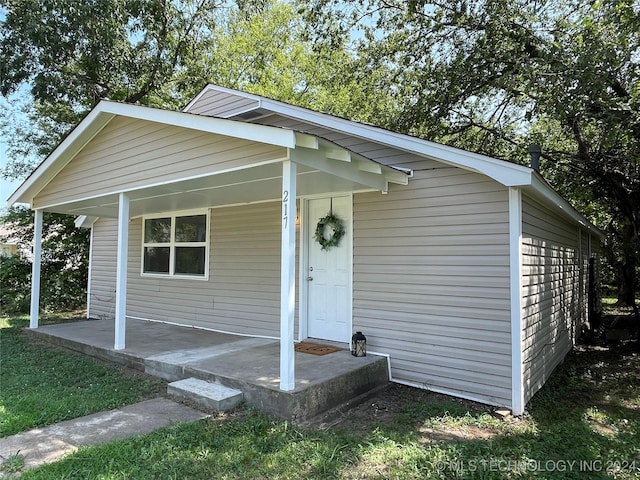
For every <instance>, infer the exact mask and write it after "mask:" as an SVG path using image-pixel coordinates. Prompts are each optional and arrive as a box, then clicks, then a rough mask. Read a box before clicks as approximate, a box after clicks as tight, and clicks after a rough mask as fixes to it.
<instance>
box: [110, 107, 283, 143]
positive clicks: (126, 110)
mask: <svg viewBox="0 0 640 480" xmlns="http://www.w3.org/2000/svg"><path fill="white" fill-rule="evenodd" d="M101 103H104V107H103V111H105V112H108V113H113V114H115V115H119V116H125V117H131V118H136V119H138V120H148V121H150V122H157V123H164V124H167V125H172V126H175V127H183V128H188V129H190V130H198V131H202V132H207V133H215V134H217V135H223V136H227V137H233V138H241V139H243V140H250V141H252V142H258V143H265V144H268V145H275V146H278V147H285V148H293V147H295V144H296V137H295V134H294V132H293V131H292V130H288V129H284V128H279V127H270V126H267V125H258V124H254V123H246V122H238V121H235V120H227V119H224V118H213V117H206V116H203V115H193V114H190V113H183V112H175V111H171V110H161V109H158V108H150V107H141V106H139V105H131V104H126V103H115V102H107V101H103V102H101Z"/></svg>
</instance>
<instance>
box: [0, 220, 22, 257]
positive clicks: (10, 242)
mask: <svg viewBox="0 0 640 480" xmlns="http://www.w3.org/2000/svg"><path fill="white" fill-rule="evenodd" d="M18 251H19V249H18V240H16V239H15V238H13V232H12V230H11V228H10V226H9V225H5V224H0V257H10V256H12V255H16V254H17V253H18Z"/></svg>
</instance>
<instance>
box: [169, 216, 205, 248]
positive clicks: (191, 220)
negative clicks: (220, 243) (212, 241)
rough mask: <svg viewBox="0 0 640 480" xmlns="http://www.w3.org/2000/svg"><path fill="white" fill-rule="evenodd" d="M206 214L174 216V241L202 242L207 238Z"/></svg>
mask: <svg viewBox="0 0 640 480" xmlns="http://www.w3.org/2000/svg"><path fill="white" fill-rule="evenodd" d="M206 229H207V216H206V215H191V216H189V217H176V242H204V241H205V240H206V238H207V231H206Z"/></svg>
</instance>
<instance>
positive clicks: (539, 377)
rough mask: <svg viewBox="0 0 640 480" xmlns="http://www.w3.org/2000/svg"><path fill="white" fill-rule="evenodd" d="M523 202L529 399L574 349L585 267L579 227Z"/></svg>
mask: <svg viewBox="0 0 640 480" xmlns="http://www.w3.org/2000/svg"><path fill="white" fill-rule="evenodd" d="M522 205H523V219H522V236H523V240H522V258H523V266H522V269H523V278H522V288H523V343H524V345H523V363H524V387H525V401H528V400H529V399H530V398H531V397H532V396H533V395H534V394H535V392H536V391H538V390H539V389H540V388H541V387H542V385H543V384H544V382H545V381H546V380H547V379H548V378H549V376H550V375H551V372H552V371H553V369H554V368H555V367H556V366H557V365H558V363H560V362H561V361H562V359H563V358H564V357H565V355H566V354H567V352H569V350H571V348H572V345H573V343H574V341H575V332H576V329H577V327H578V326H579V325H580V323H581V322H582V321H583V319H584V312H585V303H584V302H585V299H584V298H582V297H583V293H584V288H585V287H584V285H585V282H586V281H587V280H586V279H587V277H586V275H587V270H586V268H583V265H584V263H583V264H582V265H581V261H582V262H584V259H583V260H581V259H580V244H579V239H578V228H577V226H575V225H573V224H571V223H568V222H567V221H565V220H563V219H562V218H561V217H559V216H558V215H556V214H554V213H553V212H552V211H550V210H549V209H548V208H546V207H544V206H542V205H540V204H538V203H537V202H535V201H534V200H532V199H530V198H529V197H527V196H524V197H523V203H522ZM584 235H588V233H587V232H585V233H583V236H584ZM586 246H587V245H586V244H583V246H582V247H583V248H585V247H586ZM583 255H588V254H587V253H586V252H583ZM587 261H588V260H587Z"/></svg>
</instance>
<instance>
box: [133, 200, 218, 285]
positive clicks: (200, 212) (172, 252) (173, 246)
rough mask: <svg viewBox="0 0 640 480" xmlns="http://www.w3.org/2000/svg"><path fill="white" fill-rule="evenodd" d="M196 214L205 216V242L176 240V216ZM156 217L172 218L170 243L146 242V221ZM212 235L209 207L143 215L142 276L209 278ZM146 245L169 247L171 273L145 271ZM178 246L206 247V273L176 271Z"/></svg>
mask: <svg viewBox="0 0 640 480" xmlns="http://www.w3.org/2000/svg"><path fill="white" fill-rule="evenodd" d="M195 215H204V216H205V221H206V225H205V229H206V236H205V241H204V242H176V239H175V236H176V218H177V217H190V216H195ZM154 218H171V239H170V241H169V243H145V241H144V231H145V222H146V221H147V220H151V219H154ZM210 235H211V212H210V210H209V209H208V208H207V209H199V210H182V211H176V212H165V213H158V214H153V215H144V216H143V217H142V235H141V237H142V239H141V243H142V247H141V251H140V276H142V277H155V278H175V279H180V280H199V281H202V280H205V281H206V280H209V253H210V250H211V248H210V243H211V242H210ZM145 247H169V273H157V272H145V271H144V249H145ZM176 247H204V275H186V274H183V273H174V272H175V262H176V253H175V252H176Z"/></svg>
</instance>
